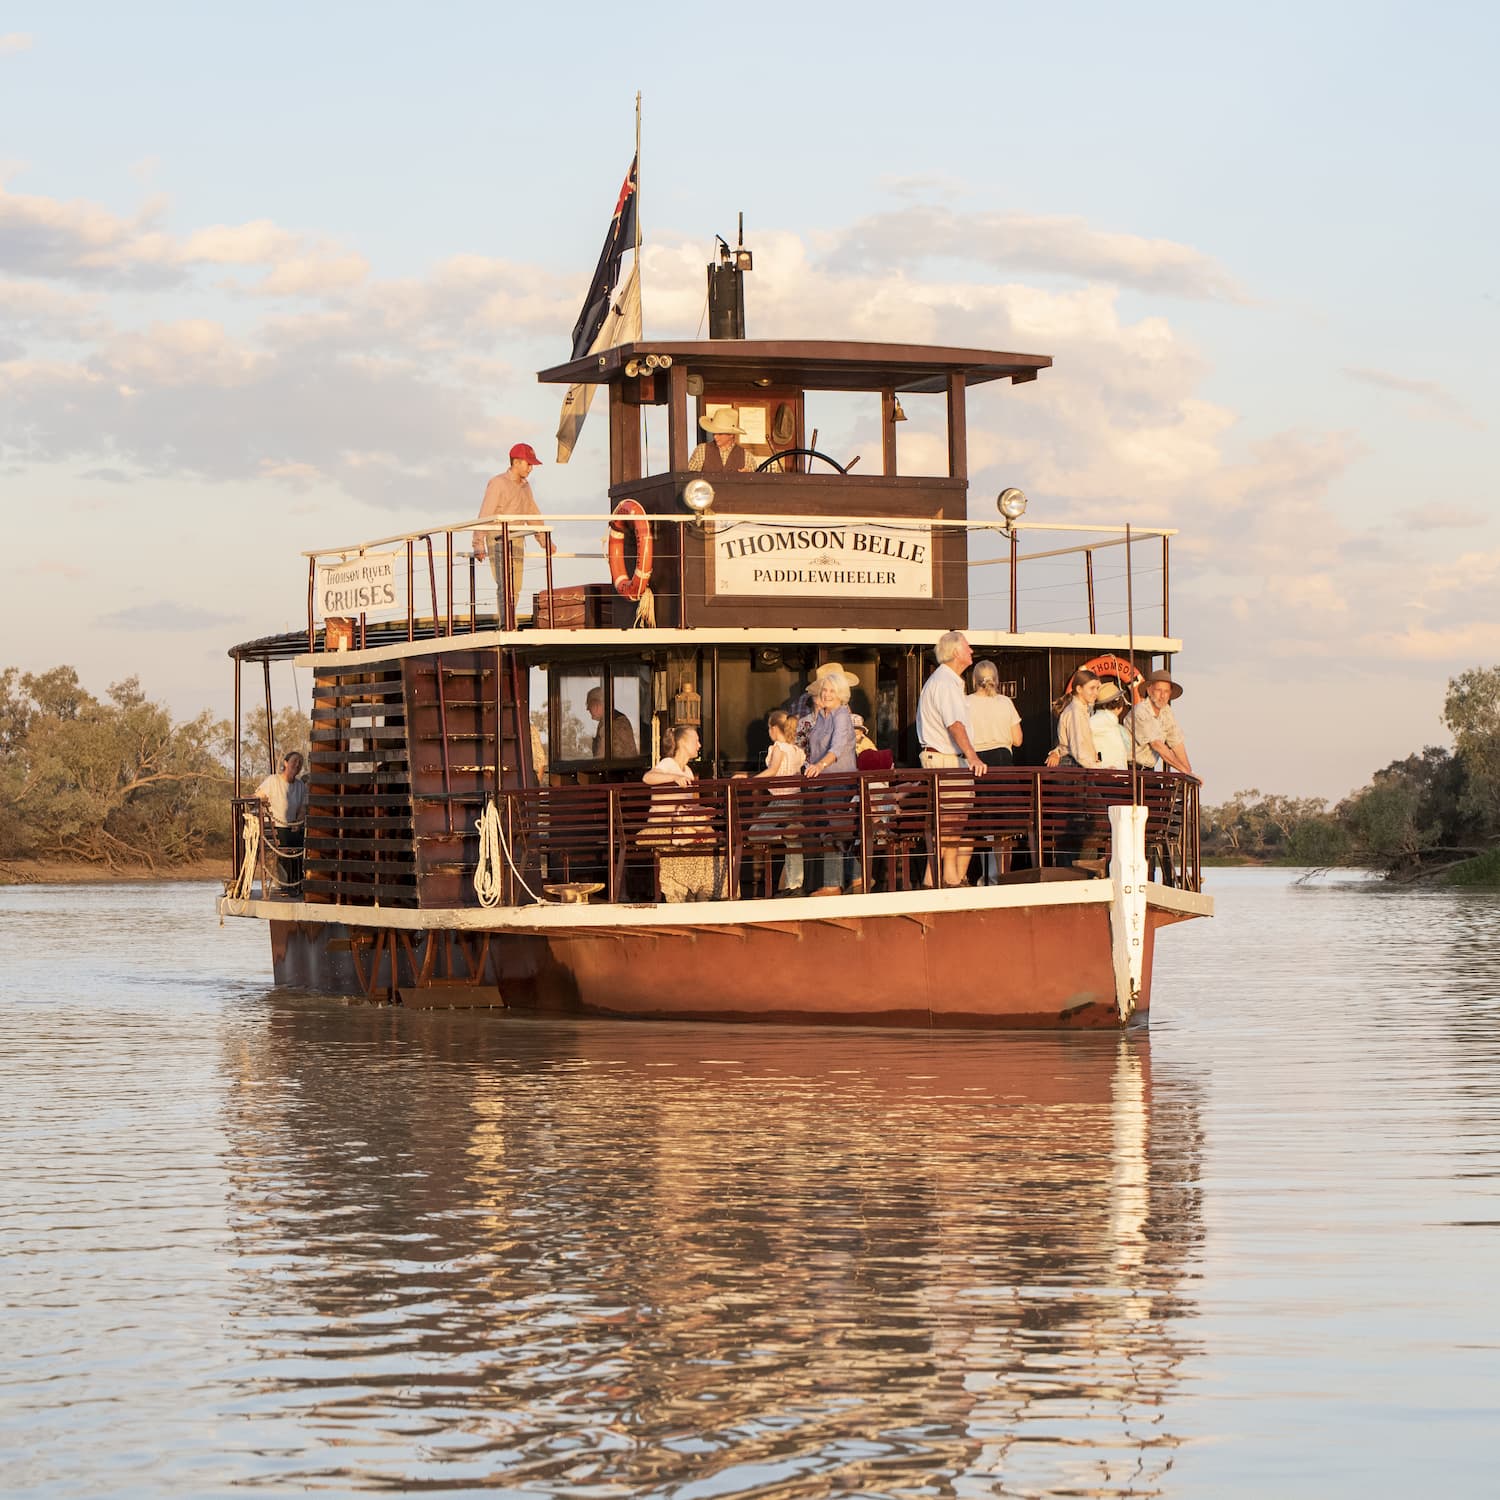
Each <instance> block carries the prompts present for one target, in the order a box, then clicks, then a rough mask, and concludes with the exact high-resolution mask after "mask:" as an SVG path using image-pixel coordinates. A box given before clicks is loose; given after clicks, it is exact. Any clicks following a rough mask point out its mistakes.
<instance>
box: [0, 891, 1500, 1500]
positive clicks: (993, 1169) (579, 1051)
mask: <svg viewBox="0 0 1500 1500" xmlns="http://www.w3.org/2000/svg"><path fill="white" fill-rule="evenodd" d="M1211 874H1212V875H1213V881H1212V889H1213V893H1214V894H1215V896H1216V897H1217V899H1218V903H1219V916H1218V917H1217V919H1216V920H1215V921H1213V922H1211V923H1210V922H1191V923H1186V924H1183V925H1182V926H1180V927H1176V928H1173V929H1170V930H1169V931H1167V932H1166V933H1165V934H1163V936H1162V938H1161V941H1160V944H1159V947H1158V964H1157V976H1158V977H1157V990H1156V994H1155V996H1154V999H1153V1006H1152V1015H1153V1021H1152V1026H1151V1031H1150V1034H1149V1036H1146V1035H1141V1036H1131V1037H1130V1038H1128V1039H1120V1038H1117V1037H1112V1036H977V1035H962V1034H951V1035H943V1036H937V1037H932V1036H928V1035H925V1034H918V1033H907V1032H902V1033H885V1034H881V1033H858V1032H850V1031H844V1032H832V1031H798V1030H796V1029H793V1028H777V1029H771V1030H762V1029H756V1028H747V1027H722V1028H703V1027H691V1026H677V1025H646V1024H638V1025H629V1024H620V1023H577V1024H558V1023H543V1022H536V1021H525V1020H520V1021H518V1020H515V1019H513V1018H507V1017H504V1016H502V1015H495V1014H472V1013H471V1014H451V1013H450V1014H441V1013H431V1012H427V1013H410V1014H408V1013H403V1012H401V1011H392V1010H377V1009H370V1008H364V1007H356V1006H346V1005H343V1004H339V1003H335V1002H329V1001H326V1000H318V999H313V998H309V997H306V996H299V995H293V994H286V993H278V992H276V991H273V990H272V989H271V988H270V986H269V984H268V982H267V979H266V975H267V972H268V968H269V952H268V943H267V939H266V935H265V932H264V929H263V928H262V927H260V926H259V925H257V924H252V923H245V922H231V923H229V924H228V925H226V926H225V927H223V928H222V929H221V928H220V927H219V926H218V925H217V923H216V920H215V919H214V918H213V916H212V892H211V890H210V889H209V888H208V887H206V886H202V885H166V886H158V887H140V886H133V887H93V888H53V889H39V888H12V889H7V890H3V891H0V974H3V976H4V978H3V981H0V985H3V988H0V1087H3V1090H4V1095H3V1097H4V1108H3V1110H0V1161H3V1164H4V1166H3V1190H0V1236H3V1243H0V1248H3V1251H4V1259H3V1261H0V1302H3V1308H4V1314H3V1316H4V1325H3V1327H4V1331H3V1337H0V1458H3V1460H4V1463H5V1470H4V1475H5V1477H4V1481H3V1489H4V1491H5V1493H6V1494H8V1495H10V1496H56V1495H191V1496H211V1495H221V1494H230V1493H243V1492H244V1491H245V1490H247V1489H248V1490H256V1489H259V1490H263V1491H265V1492H268V1493H286V1492H292V1491H296V1492H299V1493H300V1492H306V1491H323V1492H329V1493H335V1494H337V1493H350V1492H358V1491H367V1490H382V1489H383V1490H393V1491H408V1490H409V1491H418V1490H422V1491H439V1492H449V1493H455V1492H456V1493H465V1492H475V1493H479V1492H482V1493H485V1494H497V1493H498V1494H501V1495H515V1496H521V1495H527V1496H534V1495H548V1496H578V1497H609V1496H624V1495H663V1496H674V1497H679V1500H712V1497H721V1496H750V1495H755V1496H778V1497H780V1496H787V1497H791V1496H833V1495H856V1494H857V1495H868V1496H876V1495H912V1496H917V1495H923V1496H926V1495H933V1496H940V1495H954V1496H989V1495H1068V1496H1117V1495H1119V1496H1123V1495H1131V1496H1146V1495H1163V1496H1215V1497H1218V1496H1265V1495H1268V1494H1275V1495H1277V1496H1288V1495H1307V1496H1343V1495H1349V1496H1360V1497H1368V1496H1372V1495H1408V1494H1411V1493H1416V1492H1422V1493H1429V1492H1430V1493H1438V1494H1442V1495H1444V1496H1453V1495H1492V1494H1495V1493H1497V1492H1500V1478H1497V1476H1496V1470H1495V1458H1494V1447H1493V1438H1494V1433H1495V1429H1496V1407H1497V1402H1500V1295H1497V1291H1500V1289H1497V1286H1496V1281H1497V1276H1500V1254H1497V1251H1500V1191H1497V1171H1500V965H1497V962H1496V959H1497V955H1500V898H1497V897H1495V896H1493V895H1482V894H1471V893H1445V892H1437V891H1410V890H1406V891H1393V890H1387V889H1385V888H1383V887H1381V886H1379V885H1377V884H1375V883H1373V882H1366V881H1361V880H1358V879H1354V878H1347V879H1323V880H1320V881H1317V882H1315V883H1312V884H1308V885H1297V884H1294V883H1293V880H1292V878H1291V877H1289V876H1288V875H1287V874H1285V873H1284V872H1279V871H1278V872H1269V871H1218V872H1211ZM810 961H811V962H813V963H815V962H816V954H815V953H814V954H811V955H810ZM975 962H976V964H978V965H982V964H984V963H988V962H1003V957H1002V956H1000V955H981V954H976V955H975ZM799 982H812V983H820V984H829V983H837V975H836V974H835V975H830V974H820V973H818V972H817V971H816V969H813V970H811V971H809V972H808V973H806V974H799V973H797V972H795V971H790V972H787V973H784V974H780V975H768V976H767V983H768V984H780V985H787V986H790V985H794V984H797V983H799Z"/></svg>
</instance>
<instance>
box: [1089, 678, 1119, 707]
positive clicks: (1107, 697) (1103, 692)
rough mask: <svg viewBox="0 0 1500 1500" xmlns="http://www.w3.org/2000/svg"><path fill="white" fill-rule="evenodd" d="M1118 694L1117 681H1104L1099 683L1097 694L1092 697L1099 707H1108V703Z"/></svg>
mask: <svg viewBox="0 0 1500 1500" xmlns="http://www.w3.org/2000/svg"><path fill="white" fill-rule="evenodd" d="M1119 696H1120V684H1119V683H1118V682H1105V683H1101V684H1100V687H1099V696H1098V697H1097V698H1095V699H1094V702H1095V703H1097V704H1098V705H1099V707H1100V708H1108V707H1109V705H1110V704H1111V703H1113V702H1114V701H1115V699H1116V698H1118V697H1119Z"/></svg>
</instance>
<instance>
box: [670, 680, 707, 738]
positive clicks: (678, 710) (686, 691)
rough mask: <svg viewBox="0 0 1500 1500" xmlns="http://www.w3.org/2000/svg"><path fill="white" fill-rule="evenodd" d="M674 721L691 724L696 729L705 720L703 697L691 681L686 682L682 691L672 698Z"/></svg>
mask: <svg viewBox="0 0 1500 1500" xmlns="http://www.w3.org/2000/svg"><path fill="white" fill-rule="evenodd" d="M672 722H673V723H674V724H691V725H692V726H693V727H694V728H695V729H696V728H697V727H698V725H700V724H701V723H702V722H703V699H702V697H701V696H700V695H699V693H698V690H697V689H696V688H695V687H694V686H693V684H692V683H691V682H684V683H683V684H682V691H681V692H680V693H678V695H677V696H676V697H675V698H674V699H673V700H672Z"/></svg>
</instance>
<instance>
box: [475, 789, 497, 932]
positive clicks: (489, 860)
mask: <svg viewBox="0 0 1500 1500" xmlns="http://www.w3.org/2000/svg"><path fill="white" fill-rule="evenodd" d="M474 826H475V827H476V828H477V829H478V830H479V863H478V864H476V865H475V866H474V894H475V895H476V896H478V897H479V904H480V905H481V906H499V904H500V848H501V843H502V840H503V839H504V834H503V833H502V832H501V829H500V814H499V812H498V811H497V810H496V808H495V804H494V802H493V801H490V802H487V803H485V807H484V811H483V812H482V813H480V815H479V817H478V818H477V819H476V820H475V822H474Z"/></svg>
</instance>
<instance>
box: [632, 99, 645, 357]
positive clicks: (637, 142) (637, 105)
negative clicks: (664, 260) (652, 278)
mask: <svg viewBox="0 0 1500 1500" xmlns="http://www.w3.org/2000/svg"><path fill="white" fill-rule="evenodd" d="M635 279H636V287H637V289H639V287H640V281H641V91H640V90H639V89H637V90H636V91H635ZM645 305H646V304H645V301H644V299H643V300H642V302H641V308H642V312H641V334H642V336H643V337H644V335H645V332H646V321H645Z"/></svg>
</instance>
